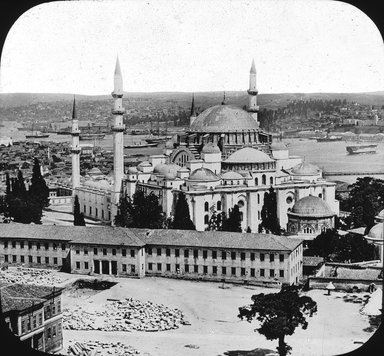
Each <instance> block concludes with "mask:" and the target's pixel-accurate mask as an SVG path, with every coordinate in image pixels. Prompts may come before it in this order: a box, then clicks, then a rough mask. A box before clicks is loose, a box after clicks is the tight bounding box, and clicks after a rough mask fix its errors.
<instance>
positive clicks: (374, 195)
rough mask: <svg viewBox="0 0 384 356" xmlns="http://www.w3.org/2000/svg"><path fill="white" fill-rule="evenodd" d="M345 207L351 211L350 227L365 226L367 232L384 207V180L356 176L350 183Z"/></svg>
mask: <svg viewBox="0 0 384 356" xmlns="http://www.w3.org/2000/svg"><path fill="white" fill-rule="evenodd" d="M351 188H352V189H351V191H350V193H349V198H348V199H347V200H346V201H345V202H344V206H345V209H346V210H347V211H350V212H351V215H350V222H349V223H350V224H349V225H350V227H351V228H355V227H361V226H365V227H366V232H368V231H369V230H370V229H371V227H372V226H373V225H374V224H375V222H374V218H375V215H376V214H378V213H379V212H380V211H381V210H382V209H383V208H384V180H381V179H376V178H372V177H364V178H357V180H356V182H355V183H353V184H352V186H351Z"/></svg>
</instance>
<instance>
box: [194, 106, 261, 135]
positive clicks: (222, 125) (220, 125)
mask: <svg viewBox="0 0 384 356" xmlns="http://www.w3.org/2000/svg"><path fill="white" fill-rule="evenodd" d="M258 129H259V127H258V123H257V122H256V121H255V119H254V118H253V117H252V116H251V115H250V114H249V113H248V112H246V111H245V110H243V109H241V108H238V107H236V106H232V105H216V106H212V107H210V108H208V109H206V110H204V111H203V112H202V113H201V114H200V115H198V116H197V118H196V119H195V121H194V122H193V123H192V125H191V127H190V131H192V132H193V131H197V132H221V133H222V132H236V131H242V130H246V131H248V130H258Z"/></svg>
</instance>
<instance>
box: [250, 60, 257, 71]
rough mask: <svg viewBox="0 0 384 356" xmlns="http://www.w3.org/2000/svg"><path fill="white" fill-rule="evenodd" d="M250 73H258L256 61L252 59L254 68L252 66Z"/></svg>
mask: <svg viewBox="0 0 384 356" xmlns="http://www.w3.org/2000/svg"><path fill="white" fill-rule="evenodd" d="M250 73H256V66H255V59H252V66H251V72H250Z"/></svg>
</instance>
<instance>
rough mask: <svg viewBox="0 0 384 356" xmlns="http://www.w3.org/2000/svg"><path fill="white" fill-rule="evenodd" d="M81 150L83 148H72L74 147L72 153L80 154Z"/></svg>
mask: <svg viewBox="0 0 384 356" xmlns="http://www.w3.org/2000/svg"><path fill="white" fill-rule="evenodd" d="M80 152H81V149H80V148H72V149H71V153H76V154H79V153H80Z"/></svg>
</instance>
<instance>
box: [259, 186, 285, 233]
mask: <svg viewBox="0 0 384 356" xmlns="http://www.w3.org/2000/svg"><path fill="white" fill-rule="evenodd" d="M262 229H264V230H265V231H266V232H267V233H271V234H275V235H281V228H280V224H279V220H278V219H277V198H276V192H275V190H274V189H273V187H272V186H271V187H270V188H269V190H268V192H266V193H265V194H264V204H263V207H262V209H261V224H260V225H259V232H261V230H262Z"/></svg>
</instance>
